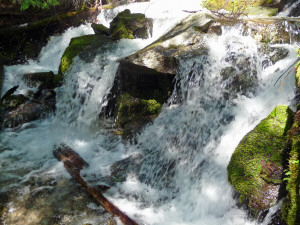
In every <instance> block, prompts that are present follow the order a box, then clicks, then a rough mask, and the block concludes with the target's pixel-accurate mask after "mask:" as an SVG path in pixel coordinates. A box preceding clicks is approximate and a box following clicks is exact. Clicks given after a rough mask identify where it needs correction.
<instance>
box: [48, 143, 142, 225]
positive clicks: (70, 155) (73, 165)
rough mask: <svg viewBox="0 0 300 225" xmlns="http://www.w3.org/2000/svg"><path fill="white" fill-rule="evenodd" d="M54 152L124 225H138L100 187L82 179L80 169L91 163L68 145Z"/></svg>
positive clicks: (95, 197) (78, 180) (94, 196)
mask: <svg viewBox="0 0 300 225" xmlns="http://www.w3.org/2000/svg"><path fill="white" fill-rule="evenodd" d="M53 154H54V156H55V158H57V159H58V160H59V161H63V163H64V166H65V168H66V169H67V171H68V172H69V173H70V175H71V176H72V177H73V178H74V179H75V180H76V181H77V182H78V183H79V184H80V185H81V186H82V187H84V188H85V190H86V191H87V192H88V193H89V194H90V195H91V196H92V197H93V198H94V200H95V201H96V202H97V203H99V204H100V205H102V206H103V207H104V208H105V209H106V210H107V211H108V212H109V213H110V214H111V215H112V216H114V217H118V218H119V219H120V220H121V222H122V223H123V224H124V225H138V224H137V223H136V222H135V221H133V220H132V219H130V218H129V217H128V216H127V215H126V214H125V213H123V212H122V211H121V210H120V209H119V208H118V207H117V206H115V205H114V204H112V203H111V202H110V201H109V200H108V199H107V198H105V197H104V196H103V194H102V193H101V191H100V190H99V188H95V187H90V186H88V184H87V183H86V182H85V181H84V180H83V179H82V177H81V175H80V170H82V169H83V168H84V167H87V166H89V165H88V163H87V162H86V161H84V160H83V159H82V158H81V157H80V156H79V155H78V154H77V153H76V152H75V151H74V150H72V149H71V148H70V147H68V146H66V145H60V146H59V147H56V148H54V150H53Z"/></svg>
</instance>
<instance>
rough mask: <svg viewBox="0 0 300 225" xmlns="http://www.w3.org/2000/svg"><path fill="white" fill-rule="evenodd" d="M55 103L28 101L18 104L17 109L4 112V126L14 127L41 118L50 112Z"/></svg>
mask: <svg viewBox="0 0 300 225" xmlns="http://www.w3.org/2000/svg"><path fill="white" fill-rule="evenodd" d="M54 109H55V104H54V105H51V104H44V103H39V102H28V103H26V104H22V105H20V106H19V107H18V108H17V109H15V110H12V111H9V112H6V113H5V115H4V127H6V128H14V127H17V126H20V125H22V124H24V123H27V122H31V121H34V120H37V119H42V118H45V117H46V116H48V115H49V114H50V113H52V112H53V111H54Z"/></svg>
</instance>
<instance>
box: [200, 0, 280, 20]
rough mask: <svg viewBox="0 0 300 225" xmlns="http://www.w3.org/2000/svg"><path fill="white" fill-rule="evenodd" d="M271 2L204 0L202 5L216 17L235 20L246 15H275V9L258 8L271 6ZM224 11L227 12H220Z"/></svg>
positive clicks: (269, 0) (268, 0)
mask: <svg viewBox="0 0 300 225" xmlns="http://www.w3.org/2000/svg"><path fill="white" fill-rule="evenodd" d="M272 2H273V0H267V1H265V0H250V1H246V0H206V1H204V2H203V3H202V4H203V6H204V7H206V8H207V9H209V10H210V11H212V12H213V13H215V14H216V15H218V16H221V17H225V18H229V19H237V18H238V17H239V16H242V15H247V14H255V15H256V14H262V13H263V14H264V15H266V14H267V15H270V16H273V15H276V14H277V12H278V10H277V9H269V8H267V7H260V6H261V5H262V4H271V3H272ZM220 10H226V11H227V12H220Z"/></svg>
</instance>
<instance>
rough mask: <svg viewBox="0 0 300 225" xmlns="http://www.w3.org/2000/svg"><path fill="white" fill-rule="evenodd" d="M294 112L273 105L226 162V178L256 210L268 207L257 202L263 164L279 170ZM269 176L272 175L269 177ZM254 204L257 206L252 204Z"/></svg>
mask: <svg viewBox="0 0 300 225" xmlns="http://www.w3.org/2000/svg"><path fill="white" fill-rule="evenodd" d="M292 121H293V112H292V111H291V110H290V109H289V107H288V106H282V105H279V106H276V107H275V108H274V109H273V111H272V112H271V113H270V115H268V117H267V118H265V119H264V120H262V121H261V122H260V123H259V124H258V125H257V126H256V127H255V128H254V130H252V131H251V132H250V133H248V134H247V135H246V136H245V137H244V138H243V139H242V140H241V142H240V143H239V145H238V146H237V148H236V149H235V151H234V153H233V154H232V156H231V160H230V162H229V165H228V168H227V170H228V180H229V182H230V183H231V184H232V185H233V187H234V188H235V189H236V190H237V192H238V193H239V195H240V200H241V201H242V202H248V206H249V207H250V208H251V209H252V210H254V212H256V213H257V212H258V209H260V210H263V209H266V208H268V207H270V205H269V204H267V205H260V201H261V199H262V198H263V196H262V191H261V190H262V189H263V187H264V185H266V184H265V182H266V181H265V179H263V178H262V177H265V167H267V166H269V165H272V166H274V167H276V168H281V169H282V167H283V166H282V162H283V155H284V152H285V149H286V138H287V131H288V130H289V128H290V127H291V125H292ZM271 178H272V177H271ZM255 206H256V207H255Z"/></svg>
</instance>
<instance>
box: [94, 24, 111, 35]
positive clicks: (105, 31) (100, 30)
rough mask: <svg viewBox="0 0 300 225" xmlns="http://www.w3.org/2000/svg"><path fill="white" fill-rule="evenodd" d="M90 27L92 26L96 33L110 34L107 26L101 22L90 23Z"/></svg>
mask: <svg viewBox="0 0 300 225" xmlns="http://www.w3.org/2000/svg"><path fill="white" fill-rule="evenodd" d="M92 28H93V30H94V32H95V34H98V35H110V30H109V28H107V27H106V26H104V25H103V24H96V23H92Z"/></svg>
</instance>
